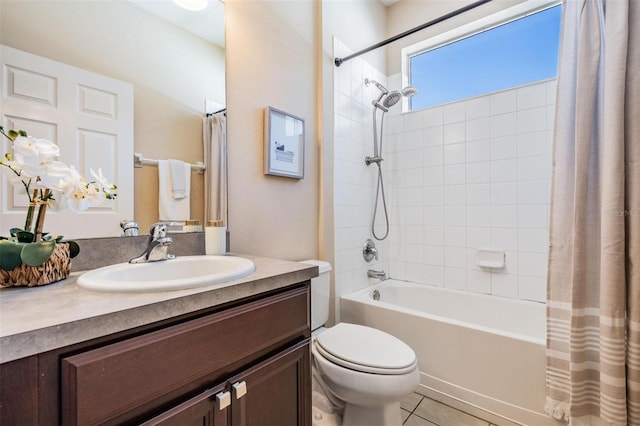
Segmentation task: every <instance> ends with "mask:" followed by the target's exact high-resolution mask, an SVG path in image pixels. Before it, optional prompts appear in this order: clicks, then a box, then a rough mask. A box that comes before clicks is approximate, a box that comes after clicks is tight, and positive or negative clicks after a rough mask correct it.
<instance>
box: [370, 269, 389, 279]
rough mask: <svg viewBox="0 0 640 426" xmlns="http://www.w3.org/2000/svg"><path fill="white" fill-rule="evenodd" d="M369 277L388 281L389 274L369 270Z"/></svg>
mask: <svg viewBox="0 0 640 426" xmlns="http://www.w3.org/2000/svg"><path fill="white" fill-rule="evenodd" d="M367 276H368V277H369V278H380V279H381V280H386V279H387V274H385V273H384V271H376V270H373V269H369V270H368V271H367Z"/></svg>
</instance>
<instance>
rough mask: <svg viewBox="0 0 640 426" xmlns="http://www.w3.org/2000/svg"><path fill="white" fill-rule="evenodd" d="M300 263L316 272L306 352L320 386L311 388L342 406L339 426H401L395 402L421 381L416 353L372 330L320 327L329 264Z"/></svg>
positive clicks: (324, 317) (352, 326) (325, 318)
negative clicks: (307, 350)
mask: <svg viewBox="0 0 640 426" xmlns="http://www.w3.org/2000/svg"><path fill="white" fill-rule="evenodd" d="M302 263H309V264H313V265H317V266H318V268H319V270H320V275H319V276H318V277H317V278H313V279H312V280H311V329H312V343H311V353H312V356H313V368H314V371H313V377H314V380H316V381H318V382H319V383H314V388H315V387H316V385H317V387H319V388H322V389H323V390H324V393H325V395H326V397H327V398H328V399H329V400H331V401H333V402H334V403H336V404H341V405H342V404H343V405H344V413H343V419H342V424H343V425H344V426H358V425H363V426H365V425H366V426H373V425H376V426H377V425H380V426H392V425H393V426H399V425H401V424H402V420H401V415H400V400H401V399H402V398H403V397H405V396H407V395H409V394H410V393H411V392H413V391H414V389H415V388H416V387H417V386H418V384H419V382H420V373H419V371H418V362H417V359H416V355H415V353H414V352H413V350H412V349H411V348H410V347H409V346H408V345H407V344H405V343H404V342H402V341H401V340H399V339H397V338H396V337H394V336H392V335H390V334H388V333H385V332H383V331H381V330H377V329H375V328H371V327H365V326H362V325H357V324H349V323H339V324H337V325H335V326H333V327H331V328H324V327H322V326H323V325H324V324H325V323H326V322H327V321H328V319H329V302H330V296H329V285H330V278H329V272H330V271H331V265H330V264H329V263H327V262H322V261H317V260H306V261H303V262H302ZM314 399H315V395H314ZM314 415H315V413H314ZM316 420H317V419H314V424H315V423H316Z"/></svg>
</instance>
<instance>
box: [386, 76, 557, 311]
mask: <svg viewBox="0 0 640 426" xmlns="http://www.w3.org/2000/svg"><path fill="white" fill-rule="evenodd" d="M389 80H390V81H394V80H399V78H397V77H396V78H390V79H389ZM555 87H556V83H555V80H547V81H543V82H539V83H535V84H529V85H526V86H521V87H517V88H514V89H510V90H504V91H500V92H495V93H492V94H489V95H486V96H480V97H475V98H471V99H467V100H463V101H459V102H454V103H449V104H446V105H442V106H437V107H433V108H429V109H425V110H421V111H417V112H412V113H408V114H395V115H393V116H389V117H388V121H387V130H386V132H385V133H387V135H386V138H387V142H386V146H387V147H388V148H387V150H392V151H393V158H392V165H393V175H392V181H393V183H392V185H389V187H390V192H391V198H392V200H393V201H392V206H393V207H392V213H391V214H392V220H393V229H392V233H391V237H390V244H391V249H390V251H391V253H390V256H391V257H390V271H391V275H392V277H393V278H397V279H402V280H410V281H414V282H419V283H426V284H433V285H438V286H444V287H447V288H453V289H459V290H466V291H473V292H479V293H487V294H494V295H499V296H506V297H512V298H519V299H528V300H536V301H541V302H543V301H545V299H546V269H547V257H548V211H549V188H550V177H551V140H552V130H551V129H552V128H553V120H554V108H555ZM394 88H395V87H394ZM389 165H390V164H387V166H389ZM478 248H493V249H503V250H505V252H506V266H505V267H504V268H500V269H486V268H480V267H478V266H477V265H476V262H475V256H476V249H478Z"/></svg>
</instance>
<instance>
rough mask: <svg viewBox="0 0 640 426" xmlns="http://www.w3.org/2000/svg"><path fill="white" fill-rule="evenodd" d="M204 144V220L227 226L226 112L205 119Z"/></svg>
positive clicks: (203, 127) (203, 125) (203, 126)
mask: <svg viewBox="0 0 640 426" xmlns="http://www.w3.org/2000/svg"><path fill="white" fill-rule="evenodd" d="M202 135H203V139H204V140H203V142H204V161H205V166H206V171H205V179H204V220H205V225H206V224H207V221H209V220H223V221H224V224H225V225H227V226H228V224H227V117H226V112H218V113H216V114H213V115H210V116H209V117H205V118H204V120H203V124H202Z"/></svg>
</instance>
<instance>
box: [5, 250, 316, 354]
mask: <svg viewBox="0 0 640 426" xmlns="http://www.w3.org/2000/svg"><path fill="white" fill-rule="evenodd" d="M236 256H240V257H245V258H247V259H250V260H252V261H253V262H254V264H255V266H256V270H255V272H254V273H252V274H251V275H248V276H246V277H244V278H241V279H239V280H235V281H230V282H227V283H224V284H217V285H212V286H206V287H200V288H194V289H188V290H177V291H166V292H153V293H100V292H93V291H88V290H83V289H81V288H79V287H78V286H77V285H76V283H75V282H76V279H77V277H78V276H79V275H80V274H81V272H73V273H72V274H71V276H70V277H69V278H67V279H66V280H63V281H59V282H57V283H53V284H49V285H46V286H41V287H30V288H25V287H11V288H3V289H0V363H4V362H8V361H12V360H16V359H20V358H23V357H26V356H30V355H34V354H37V353H41V352H46V351H49V350H53V349H57V348H60V347H64V346H68V345H72V344H75V343H79V342H83V341H86V340H90V339H94V338H97V337H102V336H106V335H109V334H112V333H117V332H120V331H123V330H127V329H131V328H135V327H138V326H142V325H146V324H151V323H154V322H156V321H161V320H164V319H167V318H172V317H175V316H179V315H182V314H187V313H190V312H195V311H198V310H200V309H204V308H208V307H212V306H216V305H220V304H223V303H228V302H232V301H234V300H239V299H242V298H245V297H250V296H254V295H257V294H260V293H263V292H266V291H270V290H276V289H278V288H283V287H287V286H289V285H292V284H296V283H299V282H302V281H306V280H309V279H311V278H313V277H316V276H318V267H317V266H312V265H307V264H303V263H297V262H291V261H286V260H277V259H268V258H261V257H254V256H245V255H241V254H236Z"/></svg>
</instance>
